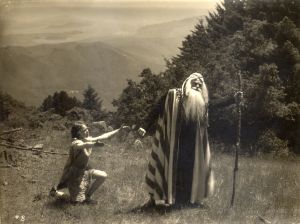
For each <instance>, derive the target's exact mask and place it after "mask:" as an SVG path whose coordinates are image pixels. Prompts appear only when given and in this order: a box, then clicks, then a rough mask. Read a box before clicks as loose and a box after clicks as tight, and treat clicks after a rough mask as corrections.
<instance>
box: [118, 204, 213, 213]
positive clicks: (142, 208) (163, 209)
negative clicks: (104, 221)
mask: <svg viewBox="0 0 300 224" xmlns="http://www.w3.org/2000/svg"><path fill="white" fill-rule="evenodd" d="M184 209H203V210H206V209H209V208H208V206H206V205H203V204H197V205H195V204H175V205H166V204H159V205H148V204H145V205H139V206H136V207H134V208H131V209H129V210H126V211H117V212H115V214H122V213H123V214H154V213H156V214H160V215H165V214H167V213H171V212H173V211H178V210H184Z"/></svg>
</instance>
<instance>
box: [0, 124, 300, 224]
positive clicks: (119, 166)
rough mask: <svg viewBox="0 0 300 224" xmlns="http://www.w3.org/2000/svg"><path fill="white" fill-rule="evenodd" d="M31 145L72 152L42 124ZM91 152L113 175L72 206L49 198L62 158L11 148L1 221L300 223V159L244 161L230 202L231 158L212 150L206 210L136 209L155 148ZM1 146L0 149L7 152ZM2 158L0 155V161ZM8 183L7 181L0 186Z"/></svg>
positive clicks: (27, 135)
mask: <svg viewBox="0 0 300 224" xmlns="http://www.w3.org/2000/svg"><path fill="white" fill-rule="evenodd" d="M21 135H22V136H21V137H22V138H23V139H25V141H26V142H27V143H28V144H32V143H37V142H39V143H44V145H45V148H44V150H47V151H48V150H54V151H58V152H62V151H65V150H67V146H68V144H69V141H70V139H69V136H68V133H67V132H63V131H52V130H50V129H40V130H39V131H30V132H24V133H22V134H21ZM111 144H112V145H113V146H112V147H103V148H100V149H99V150H98V151H96V150H97V149H95V150H94V153H93V155H92V157H93V161H94V163H95V164H96V167H97V168H99V169H102V170H105V171H106V172H107V173H108V175H109V177H108V179H107V181H106V182H105V183H104V185H103V186H101V187H100V189H99V190H98V191H97V192H96V193H95V196H94V198H95V199H97V200H98V204H97V205H81V206H73V205H70V204H68V203H66V202H63V201H55V200H54V199H52V198H49V197H48V192H49V189H50V188H51V187H52V185H54V183H56V182H57V181H58V178H59V176H60V174H61V171H62V168H63V165H64V162H65V159H66V157H65V156H56V155H45V154H44V155H42V157H41V156H38V155H32V154H31V153H29V152H20V151H13V153H14V154H13V155H14V158H16V159H17V167H12V168H0V172H1V182H0V192H1V194H0V201H1V204H0V207H1V214H0V218H1V222H0V223H20V222H21V221H20V218H19V219H16V218H15V215H19V216H21V215H24V216H25V217H24V218H25V221H24V223H109V224H111V223H118V224H121V223H122V224H125V223H145V224H150V223H151V224H152V223H162V224H163V223H166V224H171V223H172V224H173V223H181V224H183V223H188V224H192V223H263V222H262V221H260V219H259V217H263V218H265V219H266V220H268V221H270V222H272V223H299V222H300V221H299V220H300V199H299V195H300V175H299V173H300V164H299V162H297V161H274V160H269V159H262V158H247V157H242V158H241V159H240V169H239V173H238V182H237V192H236V201H235V205H234V207H233V208H232V209H230V208H229V203H230V197H231V191H232V170H233V159H234V158H233V157H232V156H231V155H226V154H219V153H214V154H213V164H214V165H213V166H214V171H215V176H216V190H215V193H214V195H213V196H212V197H210V198H209V199H207V201H206V205H207V207H206V208H181V209H173V210H164V209H157V210H149V211H147V212H135V208H136V207H138V206H139V205H141V204H143V203H144V202H145V201H146V200H147V194H146V193H145V191H144V176H145V171H146V166H147V158H148V155H149V153H150V148H147V149H143V150H137V149H134V147H132V148H130V147H128V145H126V144H125V143H123V144H122V143H118V144H113V143H111ZM3 149H4V148H1V149H0V150H3ZM0 162H3V161H0ZM4 181H5V182H7V185H5V184H3V183H4Z"/></svg>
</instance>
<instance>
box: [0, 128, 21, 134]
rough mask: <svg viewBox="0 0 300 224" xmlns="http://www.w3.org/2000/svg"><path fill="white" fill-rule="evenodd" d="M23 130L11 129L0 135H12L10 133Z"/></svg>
mask: <svg viewBox="0 0 300 224" xmlns="http://www.w3.org/2000/svg"><path fill="white" fill-rule="evenodd" d="M22 130H23V128H15V129H12V130H8V131H3V132H1V133H0V135H6V134H9V133H12V132H16V131H22Z"/></svg>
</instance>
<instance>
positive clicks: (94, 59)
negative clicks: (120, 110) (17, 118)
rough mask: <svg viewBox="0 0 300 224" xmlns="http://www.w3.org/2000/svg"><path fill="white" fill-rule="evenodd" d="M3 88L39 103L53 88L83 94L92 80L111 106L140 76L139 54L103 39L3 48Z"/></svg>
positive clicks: (0, 70)
mask: <svg viewBox="0 0 300 224" xmlns="http://www.w3.org/2000/svg"><path fill="white" fill-rule="evenodd" d="M0 58H1V60H0V74H1V84H0V88H1V89H3V90H4V91H7V92H8V93H10V94H11V95H12V96H13V97H15V98H17V99H19V100H22V101H24V102H25V103H26V104H27V105H38V104H40V103H41V101H42V100H43V99H44V98H45V97H46V96H47V95H48V94H52V93H53V92H54V91H60V90H66V91H68V92H69V93H75V94H77V95H76V96H81V93H82V91H83V89H85V88H86V87H87V85H88V84H91V85H92V86H93V87H94V88H95V89H96V90H97V92H98V93H99V95H100V96H101V98H102V99H103V101H104V104H105V105H106V106H108V107H109V103H110V102H111V100H112V98H114V97H116V96H117V95H118V94H119V93H120V92H121V90H122V89H123V88H124V86H125V84H126V79H128V78H133V77H137V74H138V73H139V72H140V71H141V69H142V67H143V66H142V63H140V62H139V60H138V59H137V58H134V57H132V56H131V55H129V54H127V53H124V52H122V51H120V50H117V49H115V48H113V47H109V46H107V45H105V44H103V43H100V42H96V43H65V44H55V45H39V46H32V47H5V48H1V49H0Z"/></svg>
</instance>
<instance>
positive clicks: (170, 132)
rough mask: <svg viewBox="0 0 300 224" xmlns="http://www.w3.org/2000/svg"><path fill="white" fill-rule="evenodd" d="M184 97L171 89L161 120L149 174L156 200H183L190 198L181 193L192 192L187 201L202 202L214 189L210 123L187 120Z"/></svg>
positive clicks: (151, 189)
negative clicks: (208, 134)
mask: <svg viewBox="0 0 300 224" xmlns="http://www.w3.org/2000/svg"><path fill="white" fill-rule="evenodd" d="M181 98H182V97H181V91H180V89H171V90H169V92H168V94H167V96H166V99H165V104H164V110H163V112H162V113H161V114H160V115H159V117H158V120H157V128H156V132H155V135H154V143H153V148H152V152H151V157H150V161H149V164H148V170H147V174H146V185H147V189H148V192H149V193H150V194H151V195H152V196H153V199H154V200H155V201H156V202H162V201H163V203H167V204H174V203H176V201H178V202H180V203H181V202H182V201H181V199H182V198H186V197H182V195H181V194H183V192H188V193H187V194H188V195H187V197H188V199H187V200H188V201H185V202H190V203H201V202H202V200H203V198H205V197H206V196H207V195H208V194H209V193H211V192H212V190H213V175H212V171H211V162H210V149H209V143H208V136H207V122H206V121H205V122H200V121H198V122H196V123H194V124H193V125H191V126H189V123H186V122H185V119H183V116H184V115H183V112H182V101H181ZM190 134H191V135H193V136H190ZM186 137H187V139H186ZM187 151H188V152H187ZM186 153H187V154H186ZM191 153H192V155H191ZM184 155H187V158H188V160H187V161H185V159H183V158H182V156H184ZM189 160H190V161H189ZM186 172H187V173H186ZM185 182H188V183H185ZM180 187H181V188H182V187H183V188H189V189H181V190H180ZM176 194H177V195H176Z"/></svg>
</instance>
